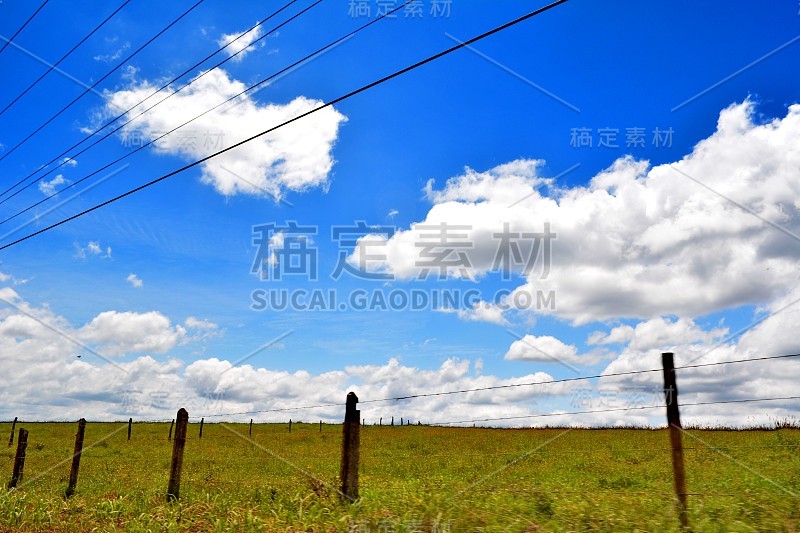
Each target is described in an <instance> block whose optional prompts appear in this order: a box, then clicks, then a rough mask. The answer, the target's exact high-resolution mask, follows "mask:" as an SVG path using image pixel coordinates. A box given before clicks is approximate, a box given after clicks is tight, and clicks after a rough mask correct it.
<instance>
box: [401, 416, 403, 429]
mask: <svg viewBox="0 0 800 533" xmlns="http://www.w3.org/2000/svg"><path fill="white" fill-rule="evenodd" d="M400 427H403V417H402V416H401V417H400Z"/></svg>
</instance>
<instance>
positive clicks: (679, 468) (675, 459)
mask: <svg viewBox="0 0 800 533" xmlns="http://www.w3.org/2000/svg"><path fill="white" fill-rule="evenodd" d="M661 361H662V365H663V367H664V397H665V399H666V403H667V425H668V426H669V441H670V445H671V446H672V472H673V478H674V481H675V495H676V496H677V497H678V515H679V517H680V521H681V528H682V529H686V528H688V527H689V517H688V507H687V504H686V471H685V469H684V464H683V440H682V435H681V432H682V431H683V430H682V429H681V427H682V426H681V415H680V411H679V410H678V384H677V381H676V379H675V356H674V354H673V353H671V352H665V353H662V354H661Z"/></svg>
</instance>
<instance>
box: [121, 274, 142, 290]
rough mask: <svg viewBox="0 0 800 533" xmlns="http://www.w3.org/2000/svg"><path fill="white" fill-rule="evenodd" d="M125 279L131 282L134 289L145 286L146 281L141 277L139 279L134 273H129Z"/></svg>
mask: <svg viewBox="0 0 800 533" xmlns="http://www.w3.org/2000/svg"><path fill="white" fill-rule="evenodd" d="M125 281H127V282H128V283H130V285H131V287H133V288H134V289H141V288H142V287H144V282H143V281H142V280H141V279H139V276H137V275H136V274H134V273H130V274H128V277H127V278H125Z"/></svg>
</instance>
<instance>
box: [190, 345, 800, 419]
mask: <svg viewBox="0 0 800 533" xmlns="http://www.w3.org/2000/svg"><path fill="white" fill-rule="evenodd" d="M793 357H800V353H796V354H785V355H774V356H767V357H754V358H748V359H735V360H732V361H717V362H714V363H698V364H694V365H684V366H676V367H675V369H676V370H680V369H688V368H703V367H710V366H718V365H729V364H738V363H749V362H757V361H767V360H772V359H788V358H793ZM651 372H663V369H662V368H653V369H647V370H629V371H624V372H610V373H605V374H594V375H590V376H576V377H571V378H560V379H550V380H542V381H530V382H524V383H507V384H505V385H489V386H486V387H475V388H470V389H458V390H452V391H436V392H426V393H419V394H408V395H405V396H391V397H387V398H376V399H372V400H359V402H358V403H359V404H367V403H380V402H391V401H402V400H411V399H415V398H429V397H435V396H448V395H453V394H468V393H471V392H485V391H490V390H502V389H510V388H517V387H532V386H536V385H551V384H555V383H568V382H572V381H581V380H590V379H600V378H608V377H620V376H629V375H636V374H647V373H651ZM684 405H686V404H684ZM343 406H344V403H328V404H319V405H308V406H298V407H285V408H281V409H278V408H273V409H259V410H252V411H239V412H232V413H216V414H210V415H203V416H192V417H190V418H212V417H221V416H235V415H248V414H260V413H275V412H285V411H301V410H307V409H323V408H329V407H343Z"/></svg>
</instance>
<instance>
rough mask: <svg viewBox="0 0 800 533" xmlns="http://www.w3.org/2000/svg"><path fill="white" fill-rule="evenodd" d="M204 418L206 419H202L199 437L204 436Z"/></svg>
mask: <svg viewBox="0 0 800 533" xmlns="http://www.w3.org/2000/svg"><path fill="white" fill-rule="evenodd" d="M204 420H205V418H201V419H200V436H199V437H198V438H201V439H202V438H203V421H204Z"/></svg>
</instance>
